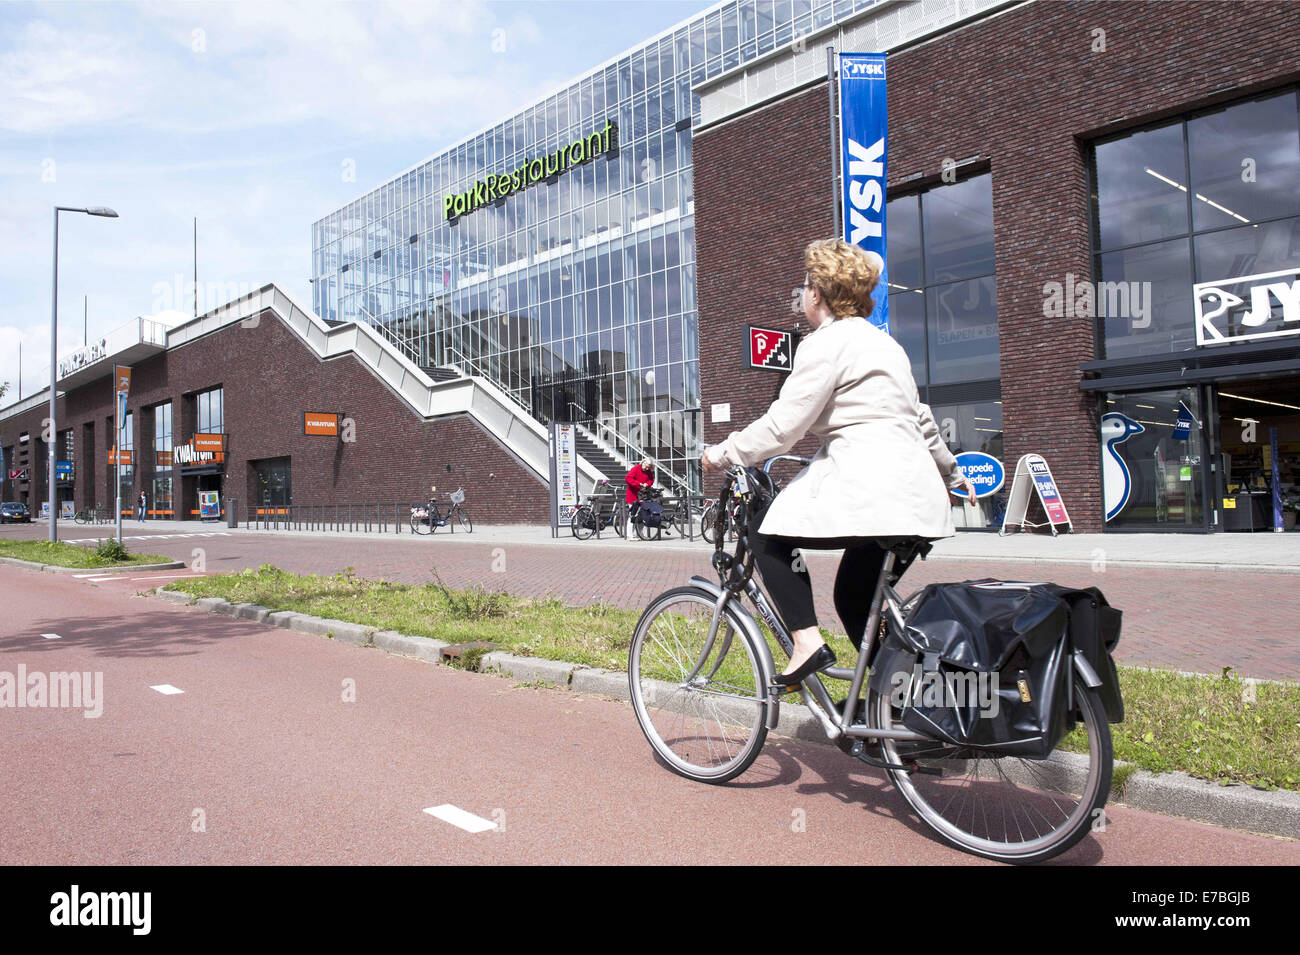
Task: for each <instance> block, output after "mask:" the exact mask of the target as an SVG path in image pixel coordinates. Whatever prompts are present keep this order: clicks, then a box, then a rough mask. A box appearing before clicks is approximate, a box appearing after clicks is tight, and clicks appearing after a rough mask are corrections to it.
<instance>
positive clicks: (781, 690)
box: [767, 683, 803, 696]
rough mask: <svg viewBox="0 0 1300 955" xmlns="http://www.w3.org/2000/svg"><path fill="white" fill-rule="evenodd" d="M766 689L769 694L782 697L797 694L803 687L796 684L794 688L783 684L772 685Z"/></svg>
mask: <svg viewBox="0 0 1300 955" xmlns="http://www.w3.org/2000/svg"><path fill="white" fill-rule="evenodd" d="M767 689H768V692H769V693H774V694H776V695H777V696H784V695H785V694H787V693H799V692H801V691H802V690H803V687H802V686H800V685H798V684H796V685H795V686H787V685H786V684H784V683H773V684H771V685H770V686H768V688H767Z"/></svg>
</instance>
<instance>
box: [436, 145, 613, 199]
mask: <svg viewBox="0 0 1300 955" xmlns="http://www.w3.org/2000/svg"><path fill="white" fill-rule="evenodd" d="M616 152H618V124H617V123H614V122H612V121H608V120H607V121H606V122H605V126H604V128H603V129H600V130H598V131H597V132H594V133H592V134H591V135H589V136H579V137H578V138H577V139H575V140H574V141H573V142H572V143H570V144H569V145H568V146H561V147H560V148H559V149H557V150H555V152H553V153H551V154H550V155H548V156H545V157H542V158H539V159H529V160H528V161H526V162H524V163H523V164H522V165H521V166H520V167H519V168H518V169H516V170H515V171H514V172H507V173H502V174H500V175H495V176H488V177H487V179H486V180H480V181H479V182H476V183H475V184H474V187H473V188H472V189H466V190H465V191H464V192H456V193H448V194H447V195H445V196H443V197H442V218H443V219H444V220H445V221H447V222H454V221H456V219H458V218H460V217H461V216H463V215H465V214H467V213H470V212H473V211H475V210H476V209H480V208H482V207H483V206H485V205H487V204H489V203H492V202H496V201H497V200H498V199H504V198H505V197H506V196H508V195H510V194H512V193H515V192H520V191H522V190H524V189H527V188H528V187H529V186H532V185H536V184H537V183H539V182H541V181H543V180H544V179H549V178H550V177H551V176H556V175H559V174H560V173H562V172H565V171H566V170H569V169H572V168H573V167H574V166H581V165H582V164H583V163H585V162H590V161H591V160H593V159H595V158H596V157H597V156H602V155H605V154H609V153H616Z"/></svg>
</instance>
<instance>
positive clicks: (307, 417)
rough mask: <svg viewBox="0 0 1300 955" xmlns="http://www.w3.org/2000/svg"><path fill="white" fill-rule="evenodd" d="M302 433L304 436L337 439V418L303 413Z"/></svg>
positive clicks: (310, 412) (314, 413)
mask: <svg viewBox="0 0 1300 955" xmlns="http://www.w3.org/2000/svg"><path fill="white" fill-rule="evenodd" d="M302 433H303V434H304V435H318V436H320V437H324V438H337V437H338V436H339V416H338V415H336V414H321V413H319V412H315V411H304V412H303V414H302Z"/></svg>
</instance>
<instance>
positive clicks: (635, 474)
mask: <svg viewBox="0 0 1300 955" xmlns="http://www.w3.org/2000/svg"><path fill="white" fill-rule="evenodd" d="M625 480H626V481H627V494H626V495H625V496H624V498H623V499H624V500H625V501H626V502H627V503H628V504H635V503H636V502H637V501H638V500H639V499H640V494H641V488H643V487H654V483H655V468H654V465H653V464H651V463H650V459H649V458H643V459H642V460H641V463H640V464H634V465H632V470H631V471H628V472H627V477H626V478H625Z"/></svg>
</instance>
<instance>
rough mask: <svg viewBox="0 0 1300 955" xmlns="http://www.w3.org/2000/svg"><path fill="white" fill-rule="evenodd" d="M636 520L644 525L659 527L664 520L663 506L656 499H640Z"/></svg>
mask: <svg viewBox="0 0 1300 955" xmlns="http://www.w3.org/2000/svg"><path fill="white" fill-rule="evenodd" d="M636 518H637V520H638V521H640V522H641V523H642V524H643V525H644V526H646V527H659V526H660V525H661V524H663V522H664V508H663V505H662V504H660V503H659V502H658V501H642V502H641V509H640V510H639V511H638V512H637V516H636Z"/></svg>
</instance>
